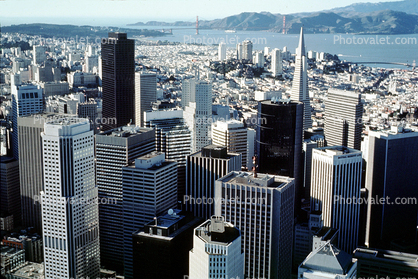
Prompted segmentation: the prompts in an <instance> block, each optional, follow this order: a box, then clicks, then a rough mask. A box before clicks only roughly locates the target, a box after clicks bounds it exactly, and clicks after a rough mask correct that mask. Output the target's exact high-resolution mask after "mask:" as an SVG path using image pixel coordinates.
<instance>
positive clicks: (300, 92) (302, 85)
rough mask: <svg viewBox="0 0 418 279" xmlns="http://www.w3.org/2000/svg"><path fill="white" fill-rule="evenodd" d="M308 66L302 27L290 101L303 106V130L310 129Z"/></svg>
mask: <svg viewBox="0 0 418 279" xmlns="http://www.w3.org/2000/svg"><path fill="white" fill-rule="evenodd" d="M307 71H308V64H307V58H306V50H305V39H304V36H303V27H302V28H301V30H300V38H299V46H298V48H297V49H296V57H295V73H294V75H293V82H292V92H291V94H290V99H292V100H293V101H299V102H302V103H303V105H304V113H303V130H307V129H309V128H312V117H311V103H310V99H309V92H308V74H307Z"/></svg>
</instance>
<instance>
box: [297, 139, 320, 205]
mask: <svg viewBox="0 0 418 279" xmlns="http://www.w3.org/2000/svg"><path fill="white" fill-rule="evenodd" d="M324 146H325V140H324V136H322V135H313V136H311V137H310V138H309V139H305V140H304V141H303V144H302V149H303V159H304V160H303V192H302V193H301V194H302V198H303V199H305V200H309V199H310V196H311V174H312V150H313V149H314V148H318V147H324Z"/></svg>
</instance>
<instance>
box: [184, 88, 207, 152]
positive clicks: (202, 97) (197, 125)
mask: <svg viewBox="0 0 418 279" xmlns="http://www.w3.org/2000/svg"><path fill="white" fill-rule="evenodd" d="M190 84H191V86H190V87H191V88H193V87H194V92H193V90H191V93H192V94H191V96H190V102H189V103H188V105H187V104H186V107H185V110H184V114H183V115H184V118H185V120H186V123H187V125H188V126H189V129H190V130H191V132H192V152H198V151H200V150H201V149H202V148H203V147H205V146H206V145H209V144H210V134H209V132H210V127H211V122H212V84H211V83H210V82H208V81H202V80H199V81H193V80H190ZM193 84H194V86H193Z"/></svg>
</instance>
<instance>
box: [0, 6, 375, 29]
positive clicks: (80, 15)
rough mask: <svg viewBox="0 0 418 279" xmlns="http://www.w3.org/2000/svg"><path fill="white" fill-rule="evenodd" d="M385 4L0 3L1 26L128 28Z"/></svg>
mask: <svg viewBox="0 0 418 279" xmlns="http://www.w3.org/2000/svg"><path fill="white" fill-rule="evenodd" d="M359 2H374V3H377V2H382V0H366V1H360V0H339V1H335V0H205V1H202V0H0V21H1V24H2V25H10V24H19V23H33V22H44V23H63V24H64V23H67V24H68V23H70V24H77V23H78V24H91V25H94V24H97V25H103V24H106V23H107V24H126V23H133V22H137V21H144V22H146V21H149V20H158V21H169V22H172V21H176V20H185V21H193V20H195V18H196V16H197V15H198V16H199V18H200V19H203V20H210V19H215V18H222V17H225V16H229V15H234V14H238V13H241V12H262V11H267V12H271V13H282V14H289V13H298V12H313V11H320V10H326V9H331V8H335V7H343V6H347V5H350V4H353V3H359Z"/></svg>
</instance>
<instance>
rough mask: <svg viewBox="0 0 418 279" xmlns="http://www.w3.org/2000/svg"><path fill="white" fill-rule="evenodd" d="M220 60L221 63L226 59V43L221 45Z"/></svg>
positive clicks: (219, 49)
mask: <svg viewBox="0 0 418 279" xmlns="http://www.w3.org/2000/svg"><path fill="white" fill-rule="evenodd" d="M218 59H219V61H224V60H225V59H226V44H225V43H219V46H218Z"/></svg>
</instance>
